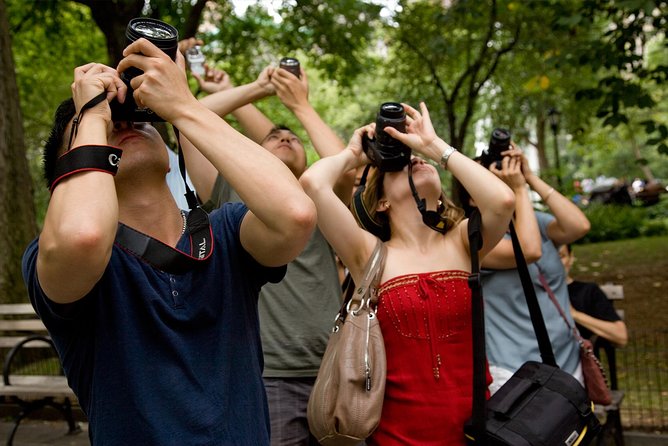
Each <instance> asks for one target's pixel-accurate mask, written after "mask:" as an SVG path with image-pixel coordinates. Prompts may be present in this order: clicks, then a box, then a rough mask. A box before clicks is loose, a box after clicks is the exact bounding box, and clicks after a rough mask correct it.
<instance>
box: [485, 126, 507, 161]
mask: <svg viewBox="0 0 668 446" xmlns="http://www.w3.org/2000/svg"><path fill="white" fill-rule="evenodd" d="M508 147H510V132H509V131H508V130H506V129H501V128H496V129H494V130H493V131H492V137H491V138H490V140H489V150H490V152H494V153H498V154H499V155H500V154H501V152H504V151H506V150H508Z"/></svg>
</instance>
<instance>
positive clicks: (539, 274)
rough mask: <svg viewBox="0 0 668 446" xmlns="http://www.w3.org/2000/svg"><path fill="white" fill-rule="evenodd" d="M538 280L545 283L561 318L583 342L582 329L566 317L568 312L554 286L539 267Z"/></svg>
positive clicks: (544, 286) (580, 341) (576, 337)
mask: <svg viewBox="0 0 668 446" xmlns="http://www.w3.org/2000/svg"><path fill="white" fill-rule="evenodd" d="M538 280H539V281H540V284H541V285H543V288H545V291H547V295H548V296H550V300H551V301H552V303H553V304H554V306H555V307H557V311H559V315H560V316H561V318H562V319H563V320H564V322H565V323H566V326H567V327H568V329H569V330H570V331H572V332H573V336H574V337H575V339H577V340H578V342H579V343H582V342H583V341H584V339H583V338H582V335H581V334H580V331H579V330H578V328H577V327H576V326H574V325H571V323H570V322H568V318H567V317H566V313H564V310H563V308H561V305H559V301H558V300H557V297H556V296H555V295H554V291H552V288H551V287H550V285H549V284H548V283H547V279H546V278H545V276H544V275H543V272H542V271H541V270H540V268H539V269H538Z"/></svg>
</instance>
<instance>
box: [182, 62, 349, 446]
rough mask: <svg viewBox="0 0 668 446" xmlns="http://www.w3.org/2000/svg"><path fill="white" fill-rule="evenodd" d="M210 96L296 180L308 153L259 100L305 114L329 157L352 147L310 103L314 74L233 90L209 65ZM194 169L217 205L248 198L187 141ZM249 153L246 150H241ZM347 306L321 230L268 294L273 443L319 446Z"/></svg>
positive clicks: (264, 322)
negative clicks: (311, 411) (327, 366)
mask: <svg viewBox="0 0 668 446" xmlns="http://www.w3.org/2000/svg"><path fill="white" fill-rule="evenodd" d="M196 78H197V79H198V81H199V85H200V89H201V90H202V91H205V92H207V93H210V94H209V95H208V96H206V97H204V98H202V99H201V102H202V104H204V105H206V106H207V107H209V108H210V109H211V110H213V111H215V112H216V113H217V114H218V115H220V116H222V117H224V116H226V115H227V114H228V113H232V114H233V115H234V117H235V118H236V119H237V121H238V122H239V123H240V125H241V126H242V128H243V130H244V132H245V133H246V134H247V135H248V136H249V137H250V138H251V139H254V140H255V141H257V142H258V143H259V144H261V145H262V147H264V148H265V150H266V151H267V152H268V153H271V154H273V155H274V156H275V157H276V158H277V159H279V160H280V161H282V162H283V163H284V164H285V165H286V166H287V167H288V168H289V169H290V171H291V172H292V173H293V175H294V176H295V178H299V177H301V175H302V174H303V173H304V171H305V170H306V152H305V150H304V145H303V143H302V141H301V140H300V138H299V137H297V135H295V134H294V133H293V132H292V131H291V130H290V129H289V128H287V127H283V126H276V125H275V124H274V123H273V122H271V120H269V118H267V116H265V115H264V114H263V113H262V112H261V111H260V110H259V109H257V108H256V107H255V106H254V105H253V102H254V101H257V100H259V99H262V98H264V97H266V96H268V95H273V94H276V95H277V96H278V97H279V99H280V100H281V102H282V103H283V104H284V105H285V106H286V107H287V108H288V109H289V110H291V111H292V112H293V113H294V115H295V116H296V117H297V118H298V119H299V121H300V122H301V124H302V125H303V127H304V129H306V132H307V133H308V135H309V137H310V139H311V142H312V143H313V146H314V148H315V149H316V151H317V153H318V154H319V155H320V156H321V157H326V156H330V155H333V154H336V153H338V152H340V151H341V150H343V147H344V144H343V141H341V140H340V138H339V137H338V136H336V134H335V133H334V132H333V131H332V129H331V128H329V126H327V124H325V122H324V121H323V120H322V118H321V117H320V116H319V115H318V113H317V112H316V110H315V109H314V108H313V106H312V105H311V104H310V103H309V101H308V77H307V74H306V72H305V71H304V70H303V69H301V76H300V77H297V76H295V75H294V74H292V73H290V72H288V71H286V70H284V69H282V68H278V69H275V68H273V67H267V68H265V69H264V70H263V71H262V73H261V74H260V75H259V77H258V79H257V80H256V81H254V82H251V83H249V84H245V85H241V86H238V87H232V85H231V82H230V81H229V77H228V76H227V74H225V73H222V74H221V72H220V71H219V70H209V71H208V73H207V75H206V76H205V77H204V78H202V77H199V76H196ZM183 146H184V150H185V157H186V164H187V166H188V172H189V173H190V175H191V178H192V180H193V182H194V183H195V185H196V187H197V190H198V192H199V195H200V197H201V198H202V199H203V200H208V203H207V205H208V206H211V207H213V208H216V207H219V206H222V205H223V204H224V203H227V202H237V201H241V200H242V197H240V195H238V194H237V193H236V192H235V190H234V188H232V186H231V184H230V182H229V181H227V179H226V178H225V176H224V175H219V174H218V172H217V171H216V170H215V169H214V168H213V166H212V165H211V163H210V162H209V161H208V160H206V159H204V158H203V157H201V156H200V155H199V154H198V152H197V151H193V150H191V149H192V148H191V147H190V146H189V144H188V143H187V142H185V143H184V144H183ZM240 155H241V154H240ZM353 174H354V172H351V173H350V174H348V175H344V176H343V177H342V179H341V181H340V182H339V183H338V189H337V190H338V195H337V197H338V198H337V199H340V200H344V201H345V202H346V203H347V202H348V200H349V198H350V196H351V191H352V184H353V181H354V175H353ZM340 305H341V286H340V284H339V278H338V274H337V267H336V262H335V258H334V252H333V251H332V249H331V247H330V246H329V244H328V243H327V241H326V240H325V238H324V237H323V235H322V233H321V232H320V230H318V229H317V228H316V230H315V231H314V232H313V234H312V236H311V238H310V239H309V241H308V243H307V245H306V247H305V248H304V250H303V251H302V252H301V253H300V255H299V256H298V257H297V258H296V259H295V260H293V261H292V262H290V264H289V265H288V269H287V273H286V275H285V278H284V279H283V280H282V281H281V282H280V283H276V284H271V285H266V286H265V287H263V288H262V291H261V293H260V302H259V311H260V332H261V335H262V348H263V352H264V365H265V368H264V383H265V388H266V389H267V398H268V403H269V413H270V420H271V443H272V445H275V446H282V445H285V446H298V445H312V446H316V445H317V444H318V443H317V441H316V440H315V438H313V436H312V435H311V433H310V431H309V428H308V421H307V419H306V407H307V405H308V399H309V395H310V393H311V389H312V387H313V384H314V383H315V378H316V376H317V374H318V370H319V368H320V361H321V358H322V355H323V354H324V352H325V348H326V346H327V341H328V339H329V334H330V332H331V328H332V321H333V317H334V315H336V313H337V312H338V310H339V307H340Z"/></svg>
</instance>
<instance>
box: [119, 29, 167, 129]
mask: <svg viewBox="0 0 668 446" xmlns="http://www.w3.org/2000/svg"><path fill="white" fill-rule="evenodd" d="M125 37H126V39H127V43H128V45H130V44H131V43H132V42H134V41H136V40H137V39H140V38H142V37H143V38H145V39H146V40H148V41H149V42H151V43H152V44H153V45H155V46H157V47H158V48H160V49H161V50H162V51H163V52H164V53H165V54H167V55H168V56H169V57H170V58H171V59H172V60H175V59H176V52H177V51H178V47H179V43H178V41H179V32H178V31H177V30H176V28H174V27H173V26H172V25H169V24H167V23H165V22H162V21H160V20H156V19H151V18H144V17H139V18H134V19H132V20H130V22H129V23H128V26H127V28H126V29H125ZM142 73H143V72H142V70H140V69H139V68H136V67H128V68H127V69H126V70H125V71H124V72H123V73H121V79H122V80H123V82H125V84H126V85H127V87H128V92H127V95H126V97H125V102H123V103H122V104H121V103H120V102H118V101H116V100H114V101H112V102H111V103H110V107H111V119H112V120H114V121H130V122H156V121H164V119H162V118H161V117H160V116H158V115H156V114H155V113H153V111H152V110H150V109H148V108H143V107H139V106H138V105H137V103H136V102H135V100H134V96H133V89H132V86H131V85H130V81H131V80H132V79H133V78H134V77H136V76H139V75H140V74H142Z"/></svg>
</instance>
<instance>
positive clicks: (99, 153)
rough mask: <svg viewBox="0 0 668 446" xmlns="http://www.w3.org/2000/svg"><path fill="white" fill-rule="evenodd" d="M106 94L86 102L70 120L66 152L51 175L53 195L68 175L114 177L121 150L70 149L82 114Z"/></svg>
mask: <svg viewBox="0 0 668 446" xmlns="http://www.w3.org/2000/svg"><path fill="white" fill-rule="evenodd" d="M106 97H107V95H106V92H102V93H100V94H99V95H97V96H95V97H94V98H93V99H91V100H90V101H88V102H87V103H86V104H85V105H84V106H83V107H81V110H79V114H78V115H77V116H75V117H74V119H73V120H72V128H71V129H70V139H69V142H68V144H67V150H66V151H65V153H63V154H62V155H61V156H59V157H58V160H57V161H56V168H55V171H54V174H53V181H51V184H49V191H50V192H51V193H53V190H54V189H55V188H56V186H57V185H58V183H60V182H61V181H62V180H64V179H65V178H67V177H69V176H70V175H74V174H77V173H80V172H86V171H98V172H106V173H108V174H110V175H116V172H118V164H119V163H120V161H121V155H122V154H123V150H121V149H119V148H118V147H112V146H107V145H96V144H89V145H84V146H79V147H75V148H74V149H72V142H73V141H74V138H75V137H76V135H77V133H78V132H79V124H80V123H81V119H82V118H83V114H84V112H85V111H86V110H88V109H89V108H92V107H95V106H96V105H97V104H99V103H100V102H102V101H104V100H105V99H106Z"/></svg>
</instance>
